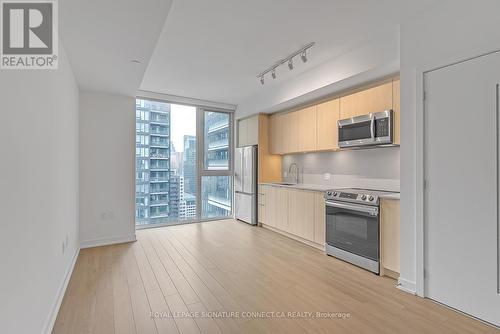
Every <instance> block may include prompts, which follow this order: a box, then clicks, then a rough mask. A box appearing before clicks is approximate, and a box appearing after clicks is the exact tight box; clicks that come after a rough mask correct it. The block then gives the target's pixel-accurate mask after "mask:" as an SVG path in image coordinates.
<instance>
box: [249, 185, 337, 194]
mask: <svg viewBox="0 0 500 334" xmlns="http://www.w3.org/2000/svg"><path fill="white" fill-rule="evenodd" d="M259 184H260V185H263V186H273V187H285V188H294V189H301V190H312V191H320V192H323V191H327V190H330V189H332V187H331V186H325V185H321V184H307V183H297V184H280V183H259Z"/></svg>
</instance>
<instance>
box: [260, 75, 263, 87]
mask: <svg viewBox="0 0 500 334" xmlns="http://www.w3.org/2000/svg"><path fill="white" fill-rule="evenodd" d="M260 83H261V84H262V85H263V84H264V76H263V75H261V76H260Z"/></svg>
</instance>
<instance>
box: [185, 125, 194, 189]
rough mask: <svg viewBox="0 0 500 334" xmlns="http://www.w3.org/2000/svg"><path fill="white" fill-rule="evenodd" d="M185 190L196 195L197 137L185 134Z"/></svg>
mask: <svg viewBox="0 0 500 334" xmlns="http://www.w3.org/2000/svg"><path fill="white" fill-rule="evenodd" d="M182 159H183V166H182V168H183V172H184V192H185V193H188V194H191V195H194V196H196V137H195V136H188V135H185V136H184V154H183V157H182Z"/></svg>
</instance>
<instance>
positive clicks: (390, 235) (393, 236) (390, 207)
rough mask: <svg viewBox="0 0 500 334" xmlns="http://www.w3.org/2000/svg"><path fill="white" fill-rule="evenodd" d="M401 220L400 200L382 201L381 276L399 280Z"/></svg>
mask: <svg viewBox="0 0 500 334" xmlns="http://www.w3.org/2000/svg"><path fill="white" fill-rule="evenodd" d="M399 220H400V210H399V200H393V199H382V201H381V203H380V225H381V226H380V232H381V233H380V263H381V266H380V268H381V275H388V276H392V275H394V274H396V275H394V276H396V277H393V278H397V276H398V275H397V274H399V272H400V271H399V270H400V266H399V263H400V250H399V249H400V247H399V245H400V238H399V230H400V227H399V225H400V224H399ZM387 269H388V270H389V271H387ZM384 270H385V272H384Z"/></svg>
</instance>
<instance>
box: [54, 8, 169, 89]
mask: <svg viewBox="0 0 500 334" xmlns="http://www.w3.org/2000/svg"><path fill="white" fill-rule="evenodd" d="M171 4H172V0H140V1H138V0H120V1H116V0H99V1H97V0H64V1H59V12H60V15H59V17H60V23H59V33H60V35H61V39H62V42H63V46H64V49H65V50H66V53H67V55H68V58H69V60H70V63H71V67H72V69H73V72H74V73H75V76H76V79H77V81H78V84H79V86H80V88H82V89H84V90H92V91H103V92H110V93H115V94H124V95H130V96H135V94H136V92H137V89H138V88H139V85H140V83H141V80H142V77H143V75H144V72H145V70H146V66H147V64H148V63H149V59H150V57H151V54H152V53H153V50H154V48H155V46H156V42H157V40H158V36H159V35H160V32H161V30H162V28H163V25H164V23H165V19H166V17H167V15H168V12H169V9H170V5H171ZM133 59H136V60H139V61H141V63H140V64H134V63H131V60H133Z"/></svg>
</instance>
